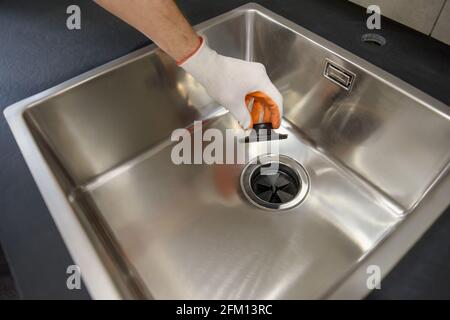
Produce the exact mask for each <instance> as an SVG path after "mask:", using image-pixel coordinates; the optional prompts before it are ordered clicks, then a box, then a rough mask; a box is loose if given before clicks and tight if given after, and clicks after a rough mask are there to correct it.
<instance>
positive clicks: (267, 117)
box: [245, 91, 281, 129]
mask: <svg viewBox="0 0 450 320" xmlns="http://www.w3.org/2000/svg"><path fill="white" fill-rule="evenodd" d="M252 98H253V99H254V101H253V109H252V110H251V112H250V114H251V118H252V122H253V124H256V123H261V122H263V123H272V128H274V129H278V128H279V127H280V125H281V116H280V110H279V109H278V106H277V104H276V103H275V102H274V101H273V100H272V99H271V98H270V97H269V96H268V95H266V94H265V93H264V92H261V91H255V92H251V93H249V94H247V95H246V96H245V102H246V104H247V105H249V103H250V101H251V99H252ZM262 112H264V114H263V115H261V113H262ZM261 118H262V121H261Z"/></svg>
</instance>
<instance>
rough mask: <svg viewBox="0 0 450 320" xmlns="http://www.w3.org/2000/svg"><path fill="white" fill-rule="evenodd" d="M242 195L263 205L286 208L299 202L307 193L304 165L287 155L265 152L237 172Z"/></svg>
mask: <svg viewBox="0 0 450 320" xmlns="http://www.w3.org/2000/svg"><path fill="white" fill-rule="evenodd" d="M241 188H242V191H243V193H244V195H245V197H246V198H247V199H248V200H249V201H250V202H251V203H252V204H254V205H256V206H257V207H260V208H264V209H271V210H287V209H291V208H293V207H295V206H297V205H298V204H300V203H301V202H302V201H303V199H304V198H305V196H306V194H307V193H308V189H309V179H308V175H307V173H306V171H305V169H304V168H303V167H302V166H301V165H300V164H299V163H298V162H296V161H295V160H294V159H291V158H289V157H287V156H275V155H265V156H261V157H259V158H258V159H257V161H256V162H255V161H252V162H250V163H249V164H247V166H246V167H245V168H244V170H243V171H242V174H241Z"/></svg>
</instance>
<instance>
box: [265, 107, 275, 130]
mask: <svg viewBox="0 0 450 320" xmlns="http://www.w3.org/2000/svg"><path fill="white" fill-rule="evenodd" d="M272 120H273V119H272V112H271V108H270V107H269V106H268V105H267V104H266V105H265V106H264V118H263V122H264V123H270V122H272ZM272 126H274V125H273V123H272Z"/></svg>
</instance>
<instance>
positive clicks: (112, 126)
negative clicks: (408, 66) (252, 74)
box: [5, 4, 450, 299]
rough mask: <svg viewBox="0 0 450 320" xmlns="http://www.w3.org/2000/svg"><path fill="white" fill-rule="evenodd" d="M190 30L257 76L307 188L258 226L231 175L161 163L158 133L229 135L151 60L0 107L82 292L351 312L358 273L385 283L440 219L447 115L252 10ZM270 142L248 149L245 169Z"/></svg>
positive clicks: (332, 48)
mask: <svg viewBox="0 0 450 320" xmlns="http://www.w3.org/2000/svg"><path fill="white" fill-rule="evenodd" d="M197 30H198V31H199V32H201V33H202V34H204V35H206V36H207V38H208V39H209V43H210V45H211V47H213V48H214V49H216V50H217V51H218V52H220V53H222V54H225V55H229V56H233V57H238V58H242V59H248V60H253V61H259V62H262V63H263V64H265V66H266V67H267V70H268V73H269V75H270V77H271V79H273V81H274V82H275V84H276V86H277V87H278V88H279V89H280V91H281V92H282V94H283V96H284V100H285V117H284V119H283V124H282V128H281V129H280V131H279V132H280V133H286V134H288V138H287V139H285V140H280V141H279V148H280V154H281V155H282V156H283V157H284V159H290V160H287V161H288V162H289V161H292V162H291V163H293V164H298V166H299V167H298V168H302V170H304V172H303V173H302V179H304V181H303V182H304V183H305V182H306V181H308V183H307V187H308V189H307V190H306V189H303V190H304V194H302V197H303V198H302V201H301V203H300V204H298V205H295V206H293V207H292V208H290V209H288V210H273V209H272V210H265V209H264V208H263V207H261V206H258V205H255V203H252V201H249V200H251V198H249V197H246V196H245V194H244V193H245V190H244V191H243V190H242V189H241V182H242V181H241V175H242V174H245V173H242V171H243V168H244V167H248V166H246V165H245V164H238V165H206V164H203V165H175V164H173V162H172V161H171V158H170V155H171V150H172V147H173V145H174V142H171V140H170V135H171V133H172V131H173V130H174V129H177V128H183V127H186V128H190V127H192V125H193V122H194V121H195V120H203V129H207V128H216V129H219V130H225V129H227V128H236V130H238V127H237V124H236V122H235V121H234V120H233V118H232V117H231V116H230V115H229V114H228V113H226V112H225V111H224V109H223V108H222V107H221V106H219V105H217V104H216V103H215V102H214V101H212V100H211V98H209V97H208V96H207V94H206V93H205V91H204V89H203V88H202V87H201V86H200V85H198V84H197V83H196V82H195V81H194V80H193V78H192V77H191V76H189V75H188V74H186V73H184V72H183V70H181V69H180V68H177V67H176V65H175V64H174V63H173V61H171V59H170V58H168V57H167V56H166V55H165V54H164V53H163V52H161V51H160V50H158V49H156V48H155V47H154V46H150V47H148V48H144V49H142V50H139V51H137V52H134V53H132V54H130V55H127V56H125V57H123V58H121V59H119V60H116V61H114V62H112V63H109V64H107V65H105V66H102V67H100V68H97V69H95V70H93V71H91V72H88V73H86V74H84V75H81V76H79V77H77V78H75V79H73V80H70V81H68V82H66V83H63V84H61V85H59V86H57V87H55V88H52V89H49V90H47V91H45V92H43V93H41V94H38V95H36V96H33V97H31V98H28V99H26V100H24V101H21V102H19V103H17V104H15V105H13V106H10V107H9V108H8V109H7V110H6V111H5V115H6V118H7V119H8V122H9V124H10V126H11V128H12V131H13V132H14V135H15V137H16V139H17V142H18V144H19V146H20V148H21V150H22V152H23V155H24V157H25V159H26V161H27V163H28V165H29V167H30V170H31V172H32V173H33V176H34V178H35V180H36V182H37V185H38V186H39V189H40V191H41V192H42V194H43V197H44V199H45V201H46V203H47V205H48V207H49V209H50V212H51V214H52V216H53V218H54V220H55V222H56V224H57V226H58V228H59V230H60V231H61V234H62V236H63V238H64V240H65V242H66V244H67V246H68V248H69V250H70V252H71V254H72V256H73V258H74V260H75V261H76V263H77V264H78V265H79V266H80V268H81V272H82V275H83V277H84V280H85V283H86V285H87V287H88V289H89V291H90V293H91V294H92V295H93V297H94V298H133V297H137V298H149V297H153V298H177V299H178V298H182V299H191V298H192V299H198V298H203V299H216V298H217V299H239V298H243V299H250V298H255V299H272V298H273V299H277V298H288V299H291V298H294V299H295V298H361V297H364V296H365V295H366V294H367V293H368V292H369V288H368V287H367V283H366V280H367V277H368V276H369V274H368V273H367V270H368V269H367V268H368V266H371V265H376V266H378V267H380V268H381V272H382V276H384V275H386V273H387V272H388V271H389V270H390V269H391V268H392V267H393V266H394V265H395V263H397V262H398V260H399V259H400V258H401V257H402V255H403V254H404V253H405V252H406V251H407V250H408V248H409V247H410V246H412V244H414V242H415V241H417V239H418V238H419V237H420V236H421V234H423V232H424V231H425V230H426V229H427V228H428V227H429V226H430V225H431V224H432V223H433V221H434V220H435V219H436V218H437V217H438V216H439V215H440V213H441V212H442V211H443V210H444V209H445V208H446V206H447V205H448V204H449V203H450V198H449V196H448V195H449V192H450V179H449V176H448V171H449V170H448V169H449V160H450V144H449V141H450V112H449V110H450V109H448V106H446V105H444V104H443V103H441V102H439V101H437V100H435V99H433V98H431V97H430V96H428V95H426V94H424V93H422V92H420V91H419V90H417V89H415V88H413V87H411V86H409V85H408V84H406V83H404V82H403V81H401V80H399V79H397V78H395V77H393V76H392V75H390V74H388V73H386V72H384V71H382V70H380V69H379V68H377V67H375V66H373V65H371V64H370V63H368V62H366V61H364V60H362V59H360V58H358V57H356V56H354V55H353V54H350V53H349V52H347V51H345V50H343V49H342V48H340V47H337V46H336V45H334V44H332V43H330V42H328V41H326V40H324V39H322V38H320V37H318V36H317V35H315V34H313V33H311V32H309V31H307V30H305V29H303V28H302V27H300V26H298V25H296V24H294V23H292V22H290V21H288V20H286V19H284V18H282V17H280V16H278V15H276V14H274V13H272V12H270V11H268V10H266V9H264V8H262V7H260V6H258V5H255V4H249V5H246V6H243V7H240V8H238V9H236V10H233V11H231V12H228V13H226V14H224V15H221V16H219V17H217V18H214V19H212V20H209V21H206V22H204V23H202V24H200V25H199V26H197ZM271 143H274V142H257V143H249V144H247V149H246V152H247V157H248V158H249V159H251V158H255V157H257V156H265V151H264V149H265V148H264V147H263V146H264V144H271ZM287 166H289V164H287ZM289 170H290V169H289ZM289 170H288V171H289ZM305 185H306V184H305ZM300 189H301V187H300ZM30 210H32V208H30Z"/></svg>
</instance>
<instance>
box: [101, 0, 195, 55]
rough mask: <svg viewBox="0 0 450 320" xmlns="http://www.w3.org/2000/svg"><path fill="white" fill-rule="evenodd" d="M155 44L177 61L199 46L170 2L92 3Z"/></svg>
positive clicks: (115, 0)
mask: <svg viewBox="0 0 450 320" xmlns="http://www.w3.org/2000/svg"><path fill="white" fill-rule="evenodd" d="M95 2H97V3H98V4H99V5H101V6H102V7H103V8H105V9H106V10H108V11H109V12H111V13H112V14H114V15H116V16H117V17H119V18H121V19H122V20H124V21H125V22H127V23H128V24H130V25H131V26H133V27H134V28H136V29H137V30H139V31H140V32H142V33H143V34H145V35H146V36H147V37H149V38H150V39H151V40H152V41H153V42H154V43H156V44H157V45H158V46H159V47H160V48H161V49H162V50H164V51H165V52H166V53H167V54H168V55H170V56H171V57H172V58H173V59H175V60H176V61H181V60H183V59H185V58H187V57H188V56H189V55H190V54H191V53H192V52H193V51H195V49H196V48H197V47H198V46H199V41H200V40H199V37H198V35H197V34H196V32H195V31H194V30H193V29H192V27H191V25H190V24H189V22H188V21H187V20H186V19H185V18H184V17H183V15H182V13H181V12H180V10H179V9H178V7H177V6H176V4H175V3H174V2H173V1H172V0H126V1H124V0H95Z"/></svg>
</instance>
